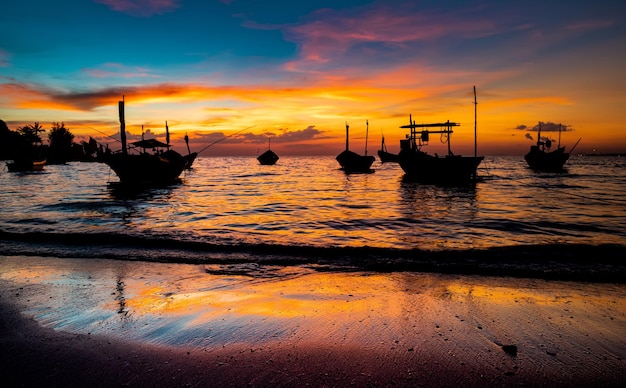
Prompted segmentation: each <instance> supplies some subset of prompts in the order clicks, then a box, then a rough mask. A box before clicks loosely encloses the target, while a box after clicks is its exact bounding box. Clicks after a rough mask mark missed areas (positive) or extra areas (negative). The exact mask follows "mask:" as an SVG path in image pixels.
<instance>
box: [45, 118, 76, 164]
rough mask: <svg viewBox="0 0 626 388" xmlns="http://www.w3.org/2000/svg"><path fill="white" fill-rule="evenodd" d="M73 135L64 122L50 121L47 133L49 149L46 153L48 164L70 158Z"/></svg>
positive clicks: (65, 160) (63, 161) (65, 161)
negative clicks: (50, 127)
mask: <svg viewBox="0 0 626 388" xmlns="http://www.w3.org/2000/svg"><path fill="white" fill-rule="evenodd" d="M73 140H74V135H73V134H72V133H71V132H70V130H69V129H68V128H65V123H63V122H62V123H60V124H59V123H52V129H51V130H50V132H49V133H48V142H49V143H50V151H49V153H48V163H49V164H62V163H67V162H69V161H70V160H72V141H73Z"/></svg>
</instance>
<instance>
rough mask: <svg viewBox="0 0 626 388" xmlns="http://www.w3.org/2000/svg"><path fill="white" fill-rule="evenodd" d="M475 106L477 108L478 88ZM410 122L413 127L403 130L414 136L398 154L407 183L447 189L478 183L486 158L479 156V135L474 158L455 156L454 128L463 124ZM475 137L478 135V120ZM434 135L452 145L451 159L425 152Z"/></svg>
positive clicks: (402, 142)
mask: <svg viewBox="0 0 626 388" xmlns="http://www.w3.org/2000/svg"><path fill="white" fill-rule="evenodd" d="M474 104H475V105H476V88H475V87H474ZM474 115H475V113H474ZM409 122H410V124H409V125H403V126H401V127H400V128H409V129H410V133H409V135H408V136H407V138H406V139H403V140H400V153H399V154H398V164H400V167H401V168H402V170H403V171H404V173H405V177H406V178H407V179H410V180H414V181H418V182H422V183H434V184H443V185H466V184H468V183H471V182H473V181H475V179H476V170H477V168H478V165H479V164H480V162H481V161H482V160H483V159H484V156H476V135H474V156H460V155H454V154H453V153H452V150H451V147H450V137H451V135H452V133H453V130H452V127H457V126H459V125H460V124H458V123H453V122H450V121H449V120H448V121H446V122H444V123H431V124H416V123H415V122H414V121H413V119H412V117H411V116H409ZM431 128H438V129H436V130H433V129H431ZM474 133H476V121H475V120H474ZM430 134H440V135H441V139H442V141H445V142H446V143H447V144H448V154H447V155H445V156H439V155H437V154H435V155H429V154H428V153H426V152H424V151H422V147H423V146H425V145H427V144H428V140H429V136H430Z"/></svg>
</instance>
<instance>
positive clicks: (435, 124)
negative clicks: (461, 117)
mask: <svg viewBox="0 0 626 388" xmlns="http://www.w3.org/2000/svg"><path fill="white" fill-rule="evenodd" d="M460 125H461V124H459V123H452V122H450V121H446V122H445V123H432V124H408V125H402V126H400V128H432V127H458V126H460Z"/></svg>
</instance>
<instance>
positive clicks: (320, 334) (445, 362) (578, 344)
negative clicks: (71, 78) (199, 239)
mask: <svg viewBox="0 0 626 388" xmlns="http://www.w3.org/2000/svg"><path fill="white" fill-rule="evenodd" d="M213 269H215V268H212V267H211V266H206V265H196V264H170V263H147V262H128V261H126V262H124V261H119V260H107V259H59V258H51V257H17V256H11V257H7V256H0V343H1V344H2V346H1V347H0V349H1V350H0V355H1V357H2V360H3V362H2V363H0V375H2V376H6V377H7V381H9V383H10V385H11V386H41V385H42V384H45V385H46V386H68V385H76V384H82V385H86V384H89V385H95V386H113V385H128V386H157V385H159V386H194V387H195V386H197V387H201V386H206V385H207V384H208V385H214V386H268V385H271V386H294V385H312V386H350V385H357V386H366V385H371V386H391V385H393V386H416V385H426V386H450V387H452V386H458V385H459V384H461V385H464V386H509V385H531V386H554V385H561V386H581V385H603V386H620V385H621V383H623V381H625V379H626V368H625V365H624V364H625V362H626V338H624V336H623V333H624V332H626V287H624V285H622V284H607V283H588V282H583V283H581V282H562V281H546V280H540V279H524V278H500V277H484V276H474V275H450V274H433V273H430V274H429V273H413V272H405V273H375V272H367V271H357V272H317V271H313V270H311V269H308V268H295V267H292V268H283V267H280V268H273V269H272V270H271V271H266V272H264V271H261V272H259V271H258V269H256V268H248V269H247V270H246V271H243V272H232V273H224V272H221V273H216V272H214V271H213ZM219 269H220V268H217V270H219Z"/></svg>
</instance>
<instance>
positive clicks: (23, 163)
mask: <svg viewBox="0 0 626 388" xmlns="http://www.w3.org/2000/svg"><path fill="white" fill-rule="evenodd" d="M45 165H46V161H45V160H30V159H28V160H14V161H13V162H8V163H7V169H8V170H9V171H11V172H24V171H43V168H44V166H45Z"/></svg>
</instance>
